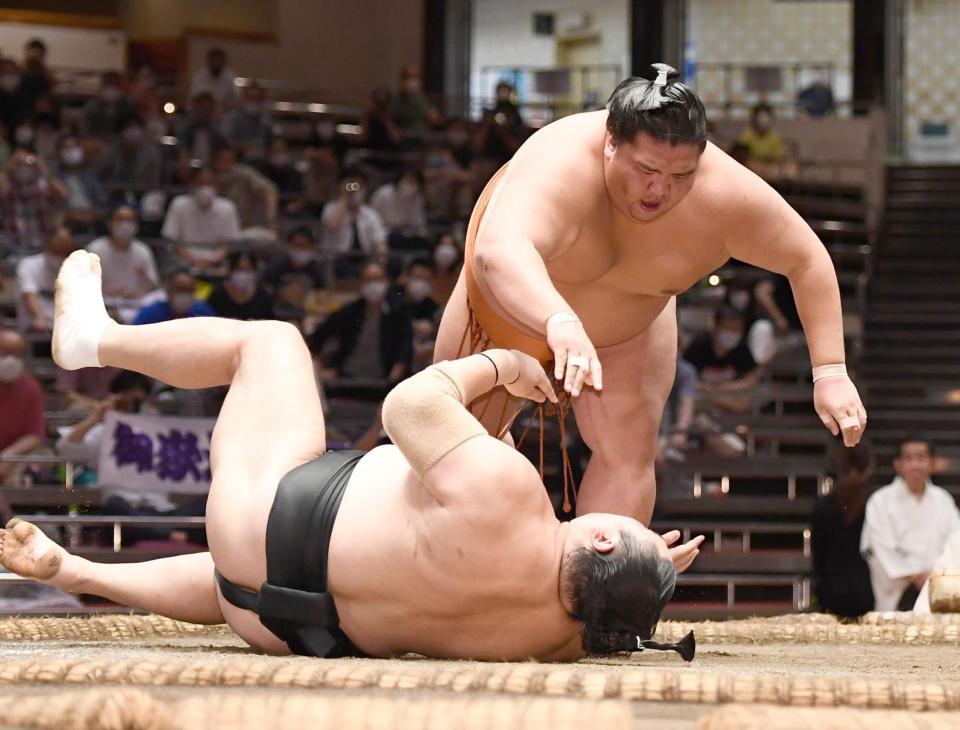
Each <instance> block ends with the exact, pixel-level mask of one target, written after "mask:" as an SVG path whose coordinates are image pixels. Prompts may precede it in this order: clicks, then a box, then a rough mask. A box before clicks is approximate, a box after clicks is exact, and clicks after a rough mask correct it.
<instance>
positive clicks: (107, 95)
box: [100, 86, 123, 104]
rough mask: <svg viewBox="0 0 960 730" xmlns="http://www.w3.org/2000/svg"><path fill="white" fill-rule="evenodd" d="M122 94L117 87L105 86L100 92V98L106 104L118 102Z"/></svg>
mask: <svg viewBox="0 0 960 730" xmlns="http://www.w3.org/2000/svg"><path fill="white" fill-rule="evenodd" d="M121 96H123V92H122V91H121V90H120V89H119V87H117V86H106V87H104V88H103V89H102V90H101V91H100V98H101V99H103V100H104V101H105V102H107V103H108V104H113V103H114V102H117V101H120V97H121Z"/></svg>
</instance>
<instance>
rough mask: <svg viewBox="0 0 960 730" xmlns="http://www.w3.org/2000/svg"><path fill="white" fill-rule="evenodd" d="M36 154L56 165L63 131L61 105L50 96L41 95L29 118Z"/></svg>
mask: <svg viewBox="0 0 960 730" xmlns="http://www.w3.org/2000/svg"><path fill="white" fill-rule="evenodd" d="M28 122H29V125H30V128H31V129H32V130H33V132H32V141H31V143H32V144H33V148H34V150H36V153H37V154H38V155H40V156H41V157H43V158H44V159H45V160H46V161H47V162H49V163H56V161H57V149H58V142H59V141H60V133H61V130H62V129H63V121H62V119H61V116H60V103H59V102H58V101H57V99H56V98H55V97H53V96H51V95H50V94H41V95H40V96H38V97H37V99H36V101H35V102H34V104H33V113H32V114H31V115H30V117H29V118H28Z"/></svg>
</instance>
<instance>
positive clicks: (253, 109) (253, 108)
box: [243, 101, 263, 117]
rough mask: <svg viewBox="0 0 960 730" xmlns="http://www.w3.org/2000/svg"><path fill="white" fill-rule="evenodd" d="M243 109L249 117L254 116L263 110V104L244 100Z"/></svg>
mask: <svg viewBox="0 0 960 730" xmlns="http://www.w3.org/2000/svg"><path fill="white" fill-rule="evenodd" d="M243 111H245V112H246V113H247V114H249V115H250V116H251V117H256V116H259V114H260V112H261V111H263V106H262V105H261V104H260V102H259V101H245V102H244V103H243Z"/></svg>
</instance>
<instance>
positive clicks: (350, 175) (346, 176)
mask: <svg viewBox="0 0 960 730" xmlns="http://www.w3.org/2000/svg"><path fill="white" fill-rule="evenodd" d="M344 180H359V181H360V182H362V183H363V184H364V185H366V183H367V176H366V175H365V174H364V172H363V170H361V169H360V168H359V167H348V168H346V169H345V170H344V171H343V172H342V173H341V174H340V182H343V181H344Z"/></svg>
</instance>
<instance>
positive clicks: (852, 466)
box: [833, 437, 874, 477]
mask: <svg viewBox="0 0 960 730" xmlns="http://www.w3.org/2000/svg"><path fill="white" fill-rule="evenodd" d="M833 457H834V461H835V462H836V467H837V474H838V475H839V476H841V477H842V476H843V475H845V474H849V473H850V472H851V471H855V472H859V473H860V474H865V473H866V472H868V471H870V470H871V469H872V468H873V466H874V458H873V444H871V443H870V439H869V438H867V437H864V438H862V439H860V442H859V443H858V444H857V445H856V446H851V447H849V448H848V447H846V446H844V443H843V439H842V438H838V439H835V440H834V445H833Z"/></svg>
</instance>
